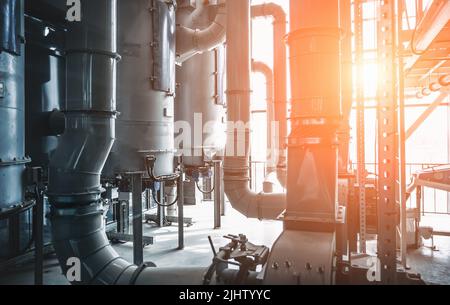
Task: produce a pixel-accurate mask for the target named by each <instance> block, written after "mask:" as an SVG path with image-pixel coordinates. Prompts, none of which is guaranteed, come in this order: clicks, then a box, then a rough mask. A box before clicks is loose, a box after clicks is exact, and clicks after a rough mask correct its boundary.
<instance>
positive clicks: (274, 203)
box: [225, 180, 286, 220]
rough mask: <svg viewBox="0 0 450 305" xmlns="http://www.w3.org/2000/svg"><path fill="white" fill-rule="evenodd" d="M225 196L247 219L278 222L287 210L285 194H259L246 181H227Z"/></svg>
mask: <svg viewBox="0 0 450 305" xmlns="http://www.w3.org/2000/svg"><path fill="white" fill-rule="evenodd" d="M225 194H226V195H227V197H228V200H229V201H230V203H231V206H232V207H233V208H234V209H235V210H237V211H238V212H239V213H241V214H243V215H244V216H246V217H247V218H257V219H260V220H263V219H267V220H276V219H278V217H279V216H280V214H282V213H283V212H284V210H285V209H286V195H285V194H265V193H259V194H258V193H256V192H253V191H252V190H250V188H249V186H248V181H245V180H239V181H230V180H228V181H226V183H225Z"/></svg>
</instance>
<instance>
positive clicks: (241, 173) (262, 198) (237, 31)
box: [224, 0, 286, 219]
mask: <svg viewBox="0 0 450 305" xmlns="http://www.w3.org/2000/svg"><path fill="white" fill-rule="evenodd" d="M227 18H228V20H227V86H228V88H227V98H228V122H230V123H229V124H228V125H229V126H228V130H227V149H226V156H225V158H224V182H225V186H224V189H225V193H226V194H227V196H228V199H229V200H230V203H231V205H232V206H233V207H234V208H235V209H236V210H238V211H239V212H241V213H242V214H244V215H246V216H247V217H250V218H259V219H263V218H266V219H276V218H277V217H278V216H279V215H280V214H281V213H282V212H283V210H284V209H285V205H286V203H285V195H284V194H256V193H254V192H252V191H251V189H250V187H249V174H250V171H251V170H250V168H249V161H250V128H249V125H250V124H249V123H250V95H251V90H250V72H251V64H250V20H251V19H250V1H249V0H228V1H227Z"/></svg>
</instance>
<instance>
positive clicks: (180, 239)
mask: <svg viewBox="0 0 450 305" xmlns="http://www.w3.org/2000/svg"><path fill="white" fill-rule="evenodd" d="M177 192H178V202H177V204H178V249H179V250H183V249H184V172H181V173H180V178H178V188H177Z"/></svg>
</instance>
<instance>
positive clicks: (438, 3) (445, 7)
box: [405, 0, 450, 69]
mask: <svg viewBox="0 0 450 305" xmlns="http://www.w3.org/2000/svg"><path fill="white" fill-rule="evenodd" d="M449 20H450V1H448V0H434V1H433V2H432V4H431V6H430V7H429V9H428V10H427V11H426V12H425V15H424V16H423V18H421V21H420V23H419V25H418V26H417V29H416V30H415V34H414V39H413V41H411V44H413V47H414V48H415V49H416V50H417V51H418V52H423V51H425V50H427V49H428V48H429V47H430V45H431V44H432V43H433V41H434V40H435V38H436V37H437V36H438V35H439V33H440V32H441V31H442V30H443V29H444V27H445V26H446V25H447V24H448V23H449ZM420 57H421V56H420V55H418V54H416V55H414V56H413V57H412V58H411V59H410V60H409V61H408V63H407V65H406V67H405V68H406V69H410V68H411V67H413V66H414V65H415V63H416V62H417V61H418V60H419V59H420Z"/></svg>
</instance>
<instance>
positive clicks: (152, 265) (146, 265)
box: [130, 262, 156, 285]
mask: <svg viewBox="0 0 450 305" xmlns="http://www.w3.org/2000/svg"><path fill="white" fill-rule="evenodd" d="M147 268H156V264H155V263H153V262H145V263H143V264H141V265H140V266H139V267H138V268H137V269H136V270H135V271H134V273H133V275H132V276H131V279H130V285H136V281H137V279H138V278H139V276H140V275H141V273H142V272H143V271H144V270H145V269H147Z"/></svg>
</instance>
